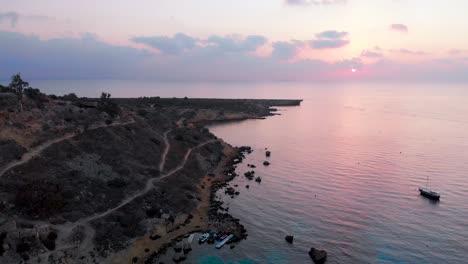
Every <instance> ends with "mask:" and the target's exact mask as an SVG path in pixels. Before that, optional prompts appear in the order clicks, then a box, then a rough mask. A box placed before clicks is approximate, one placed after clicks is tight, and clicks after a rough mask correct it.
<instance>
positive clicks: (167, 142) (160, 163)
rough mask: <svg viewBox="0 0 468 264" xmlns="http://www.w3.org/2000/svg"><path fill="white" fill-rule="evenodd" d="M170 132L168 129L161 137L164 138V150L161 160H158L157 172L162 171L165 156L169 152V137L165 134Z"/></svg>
mask: <svg viewBox="0 0 468 264" xmlns="http://www.w3.org/2000/svg"><path fill="white" fill-rule="evenodd" d="M170 132H171V130H170V129H169V130H168V131H166V132H164V135H163V138H164V143H165V144H166V147H165V148H164V152H163V154H162V156H161V161H160V162H159V172H161V173H162V172H163V170H164V165H165V164H166V157H167V154H168V153H169V149H170V148H171V144H170V143H169V139H167V135H168V134H169V133H170Z"/></svg>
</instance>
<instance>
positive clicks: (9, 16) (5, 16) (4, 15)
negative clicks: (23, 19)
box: [0, 12, 19, 27]
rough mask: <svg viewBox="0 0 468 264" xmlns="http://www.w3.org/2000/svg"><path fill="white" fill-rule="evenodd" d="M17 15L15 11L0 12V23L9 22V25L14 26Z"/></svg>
mask: <svg viewBox="0 0 468 264" xmlns="http://www.w3.org/2000/svg"><path fill="white" fill-rule="evenodd" d="M18 18H19V15H18V13H15V12H0V24H2V23H9V24H10V26H11V27H15V26H16V23H17V22H18Z"/></svg>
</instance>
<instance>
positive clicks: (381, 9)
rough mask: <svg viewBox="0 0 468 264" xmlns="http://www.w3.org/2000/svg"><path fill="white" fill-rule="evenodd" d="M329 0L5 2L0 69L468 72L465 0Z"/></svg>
mask: <svg viewBox="0 0 468 264" xmlns="http://www.w3.org/2000/svg"><path fill="white" fill-rule="evenodd" d="M325 2H326V3H323V1H318V0H317V1H307V0H285V1H283V0H276V1H272V0H258V1H247V0H240V1H215V0H200V1H189V0H171V1H169V0H155V1H150V0H141V1H138V2H137V3H135V2H134V1H126V0H115V1H110V0H102V1H91V0H82V1H73V2H71V1H59V0H43V1H40V2H39V1H32V0H15V1H8V0H0V6H1V9H0V32H1V34H0V40H2V42H3V43H0V48H2V49H3V50H5V51H8V53H9V54H6V55H5V54H3V55H2V54H0V59H2V60H3V61H8V62H11V63H9V64H8V65H7V67H6V68H3V69H0V78H6V76H9V75H11V74H12V73H14V72H16V71H22V72H24V73H25V74H28V75H30V76H32V77H34V78H40V77H42V78H58V77H59V73H62V74H63V76H69V77H74V78H100V77H102V78H115V77H116V76H125V78H145V79H151V78H155V79H161V78H167V79H168V80H192V79H200V80H241V79H242V80H264V79H269V80H275V79H280V80H324V79H325V80H340V81H341V80H374V79H379V80H387V79H391V78H399V77H401V78H402V79H408V80H409V79H411V80H427V79H431V80H432V79H441V80H444V81H460V80H465V78H468V77H465V75H466V74H465V72H466V70H467V69H468V65H467V62H468V51H467V50H468V49H465V47H468V37H466V36H467V34H466V33H468V32H467V28H468V22H467V21H466V19H465V14H464V11H463V10H467V9H468V2H467V1H461V0H454V1H450V3H448V2H445V1H431V4H428V1H422V0H412V1H409V0H399V1H394V0H379V1H364V0H348V1H343V0H340V1H325ZM103 50H105V52H104V51H103ZM71 53H73V54H74V55H73V56H72V55H70V54H71ZM103 53H104V55H102V54H103ZM76 54H78V55H76ZM79 54H81V55H82V56H79ZM2 56H3V57H2ZM87 56H89V57H87ZM100 57H101V58H100ZM50 58H55V59H54V60H53V61H48V60H49V59H50ZM106 60H108V61H110V62H113V63H116V64H118V63H121V64H128V65H126V66H125V67H121V68H119V67H116V65H110V64H109V65H106V64H105V63H104V62H105V61H106ZM13 62H15V63H13ZM67 62H73V64H77V65H80V67H81V68H80V69H81V70H79V71H78V72H77V73H76V74H75V75H74V74H72V72H71V71H74V72H76V71H77V69H76V68H74V67H72V66H70V65H67V66H63V65H60V63H67ZM31 64H38V66H41V65H40V64H44V65H43V66H44V67H42V68H46V69H48V70H49V71H55V72H56V73H55V74H51V73H50V72H49V73H48V72H46V71H45V70H34V68H33V67H31ZM93 64H94V66H93ZM130 66H131V67H130ZM98 67H99V68H98ZM103 67H104V68H105V69H103ZM84 68H86V69H88V68H96V69H95V71H94V72H93V71H92V69H89V72H88V70H86V69H84ZM352 69H355V71H354V72H353V71H352ZM65 70H68V71H70V72H64V71H65ZM123 71H125V72H123ZM436 77H437V78H436Z"/></svg>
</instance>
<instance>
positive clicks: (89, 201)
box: [0, 87, 301, 263]
mask: <svg viewBox="0 0 468 264" xmlns="http://www.w3.org/2000/svg"><path fill="white" fill-rule="evenodd" d="M0 88H2V87H0ZM15 92H16V94H15ZM300 102H301V101H300V100H247V99H243V100H240V99H236V100H227V99H189V98H159V97H145V98H133V99H131V98H117V99H112V98H110V95H107V94H103V95H102V96H101V98H98V99H92V98H91V99H90V98H78V97H77V96H75V95H73V94H71V95H66V96H61V97H57V96H47V95H44V94H42V93H40V91H38V90H37V89H32V90H25V91H22V96H18V94H17V91H13V90H11V89H0V263H153V260H154V259H156V258H157V256H158V254H160V253H161V252H163V251H164V249H165V248H166V247H167V246H168V245H171V244H174V243H176V241H177V240H178V239H180V238H181V237H183V236H184V235H186V234H188V233H193V232H201V231H206V230H211V229H218V230H219V229H221V230H225V231H226V232H227V231H229V232H230V233H233V234H236V237H237V238H238V239H242V238H243V237H245V236H246V234H245V230H244V229H243V227H242V225H241V224H240V223H239V220H238V219H235V218H233V217H232V216H230V215H229V214H228V213H226V212H223V210H222V206H221V205H220V204H219V202H218V201H216V199H215V195H214V193H215V192H216V190H218V189H219V188H221V187H223V186H225V184H226V182H227V181H229V180H230V179H232V177H234V176H235V171H234V167H235V164H236V163H239V162H240V161H241V160H242V158H243V155H244V154H243V153H245V152H248V151H249V150H248V148H235V147H232V146H230V145H229V144H227V143H226V142H224V141H223V140H222V139H219V138H217V137H216V136H214V135H213V134H211V133H210V132H209V130H208V129H206V128H205V127H204V125H206V124H207V123H212V122H226V121H233V120H243V119H250V118H265V117H267V116H269V115H272V114H274V113H275V109H274V108H272V107H273V106H295V105H299V104H300Z"/></svg>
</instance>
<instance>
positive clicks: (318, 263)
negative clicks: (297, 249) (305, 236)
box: [309, 248, 327, 264]
mask: <svg viewBox="0 0 468 264" xmlns="http://www.w3.org/2000/svg"><path fill="white" fill-rule="evenodd" d="M309 256H310V257H311V258H312V260H313V261H314V263H315V264H322V263H325V261H326V260H327V252H326V251H325V250H321V249H316V248H310V251H309Z"/></svg>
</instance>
